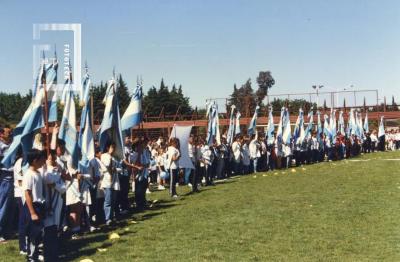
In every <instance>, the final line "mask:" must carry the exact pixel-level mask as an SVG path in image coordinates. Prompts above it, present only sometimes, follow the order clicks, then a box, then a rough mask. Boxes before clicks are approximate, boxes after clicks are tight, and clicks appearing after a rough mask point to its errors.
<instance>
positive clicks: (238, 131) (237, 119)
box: [235, 111, 242, 137]
mask: <svg viewBox="0 0 400 262" xmlns="http://www.w3.org/2000/svg"><path fill="white" fill-rule="evenodd" d="M241 116H242V115H241V114H240V112H239V111H237V112H236V119H235V137H236V136H237V135H240V133H241V131H240V117H241Z"/></svg>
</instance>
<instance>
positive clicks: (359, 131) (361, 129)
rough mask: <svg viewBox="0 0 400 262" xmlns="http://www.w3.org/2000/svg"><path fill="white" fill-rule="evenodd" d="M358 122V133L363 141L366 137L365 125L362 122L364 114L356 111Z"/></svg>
mask: <svg viewBox="0 0 400 262" xmlns="http://www.w3.org/2000/svg"><path fill="white" fill-rule="evenodd" d="M356 124H357V135H358V137H359V138H360V139H361V141H363V140H364V138H365V135H364V126H363V124H362V115H361V113H359V112H356Z"/></svg>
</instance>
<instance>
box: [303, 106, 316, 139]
mask: <svg viewBox="0 0 400 262" xmlns="http://www.w3.org/2000/svg"><path fill="white" fill-rule="evenodd" d="M307 117H308V125H307V129H306V132H305V136H304V139H308V138H309V136H310V135H311V131H312V128H313V125H314V112H313V108H312V107H311V108H310V111H309V112H308V115H307Z"/></svg>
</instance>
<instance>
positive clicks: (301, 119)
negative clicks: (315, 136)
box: [293, 108, 304, 145]
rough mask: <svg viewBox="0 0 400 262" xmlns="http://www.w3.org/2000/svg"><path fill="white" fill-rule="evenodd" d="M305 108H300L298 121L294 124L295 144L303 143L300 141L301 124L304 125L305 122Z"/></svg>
mask: <svg viewBox="0 0 400 262" xmlns="http://www.w3.org/2000/svg"><path fill="white" fill-rule="evenodd" d="M303 114H304V113H303V109H301V108H300V109H299V115H298V116H297V120H296V123H295V125H294V130H293V142H294V144H295V145H297V144H301V141H300V139H299V138H300V131H301V126H302V125H303V122H304V117H303ZM303 131H304V130H303Z"/></svg>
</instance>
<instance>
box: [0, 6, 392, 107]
mask: <svg viewBox="0 0 400 262" xmlns="http://www.w3.org/2000/svg"><path fill="white" fill-rule="evenodd" d="M34 23H81V24H82V59H83V60H87V61H88V63H89V66H90V72H91V75H92V78H93V81H94V82H95V83H97V82H99V81H100V80H107V79H109V78H110V76H111V73H112V68H113V66H115V67H116V71H117V73H122V75H123V76H124V77H125V79H126V80H127V82H128V85H129V87H130V88H131V90H132V89H133V88H134V86H135V82H136V76H137V75H138V74H139V75H142V76H143V79H144V86H145V91H147V89H148V88H149V87H150V86H152V85H155V86H157V87H158V86H159V83H160V80H161V78H162V77H163V78H164V80H165V82H166V84H168V85H169V86H171V85H172V84H173V83H177V84H182V86H183V90H184V93H185V94H186V95H187V96H189V97H190V100H191V102H192V104H194V105H199V106H203V105H204V103H205V99H206V98H207V97H227V96H229V94H230V93H231V92H232V87H233V84H234V83H237V84H238V85H241V84H242V83H244V82H245V81H246V80H247V78H249V77H250V78H252V80H253V83H254V84H255V78H256V76H257V75H258V72H259V71H260V70H270V71H272V75H273V77H274V78H275V80H276V84H275V86H274V87H273V88H272V90H271V93H274V94H277V93H295V92H310V91H312V88H311V86H312V85H313V84H323V85H325V86H326V88H325V89H326V90H327V89H328V87H329V88H331V89H343V88H348V87H349V86H350V85H353V86H354V89H379V92H380V96H381V97H383V95H386V96H389V100H390V97H391V95H395V98H396V100H397V101H398V102H400V55H399V52H400V1H396V0H392V1H385V0H383V1H377V0H331V1H328V0H303V1H297V0H292V1H266V0H264V1H263V0H260V1H257V0H230V1H228V0H218V1H217V0H204V1H200V0H197V1H193V0H158V1H155V0H152V1H126V0H121V1H71V0H67V1H11V0H10V1H8V0H1V1H0V34H1V38H0V39H1V41H0V50H1V56H0V69H1V70H0V80H1V86H0V91H7V92H15V91H20V92H22V93H26V92H27V91H28V89H29V88H31V86H32V63H33V62H32V56H33V55H32V53H33V51H32V49H33V48H32V46H33V44H34V41H33V40H32V25H33V24H34ZM60 49H61V48H60ZM58 51H59V53H60V52H61V50H58Z"/></svg>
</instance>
